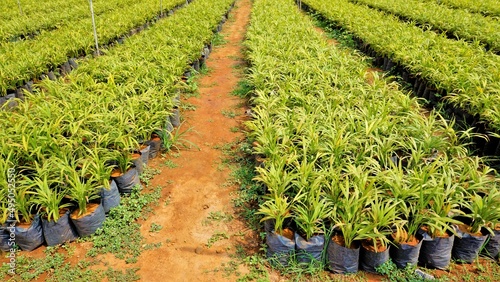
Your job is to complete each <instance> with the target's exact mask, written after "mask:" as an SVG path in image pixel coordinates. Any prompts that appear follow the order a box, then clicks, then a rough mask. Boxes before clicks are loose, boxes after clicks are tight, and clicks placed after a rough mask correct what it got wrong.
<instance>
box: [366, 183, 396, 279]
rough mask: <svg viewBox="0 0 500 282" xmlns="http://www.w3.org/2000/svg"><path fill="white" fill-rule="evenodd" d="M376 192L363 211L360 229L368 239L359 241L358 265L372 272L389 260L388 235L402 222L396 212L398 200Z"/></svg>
mask: <svg viewBox="0 0 500 282" xmlns="http://www.w3.org/2000/svg"><path fill="white" fill-rule="evenodd" d="M378 194H379V192H375V193H373V196H370V197H369V199H368V200H367V203H366V208H365V209H364V211H363V220H364V224H363V225H364V228H363V229H362V230H361V233H363V234H367V235H368V237H369V239H365V240H363V241H362V242H361V247H362V248H361V254H360V267H361V269H362V270H365V271H368V272H372V273H376V272H377V271H376V267H378V266H380V265H382V264H384V263H385V262H386V261H388V260H389V249H390V248H389V247H390V245H389V243H390V241H389V235H391V234H392V233H393V230H394V228H397V227H398V226H401V223H402V221H401V219H400V218H399V215H398V212H397V208H398V207H399V205H400V203H399V201H398V200H392V199H390V198H383V197H382V196H381V195H378Z"/></svg>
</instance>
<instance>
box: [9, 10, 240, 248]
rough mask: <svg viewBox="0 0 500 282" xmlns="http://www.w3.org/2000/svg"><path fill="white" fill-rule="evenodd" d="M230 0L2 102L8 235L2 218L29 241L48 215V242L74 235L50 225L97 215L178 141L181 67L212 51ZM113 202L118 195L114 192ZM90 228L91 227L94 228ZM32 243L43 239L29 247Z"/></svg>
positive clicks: (163, 24) (171, 21) (172, 20)
mask: <svg viewBox="0 0 500 282" xmlns="http://www.w3.org/2000/svg"><path fill="white" fill-rule="evenodd" d="M231 2H232V0H219V1H215V2H214V1H209V0H196V1H194V2H193V3H192V4H190V5H188V6H186V7H185V8H183V9H179V10H177V11H176V12H175V13H174V15H173V16H171V17H169V18H166V19H163V20H161V21H159V22H157V23H156V24H155V25H154V26H152V27H151V28H150V29H148V30H147V31H146V32H144V33H141V34H138V35H136V36H133V37H130V38H128V39H127V40H126V41H125V42H124V44H122V45H118V46H116V47H115V48H112V49H110V50H109V51H108V52H107V53H106V54H105V55H102V56H99V57H96V58H93V59H91V58H89V59H85V60H82V61H81V64H80V67H79V68H78V69H76V70H75V71H74V72H72V73H71V74H70V75H68V76H66V77H64V78H60V79H58V80H57V81H51V80H47V79H46V80H43V81H40V82H39V83H38V84H36V85H35V91H34V92H35V93H33V94H29V93H26V99H24V100H20V99H18V100H16V102H17V106H16V107H14V108H12V109H9V108H7V106H4V108H3V109H2V111H0V128H1V130H0V139H2V141H3V142H2V144H0V170H1V171H2V174H0V195H1V196H2V198H1V201H0V215H2V216H1V217H0V220H1V222H0V223H2V229H1V230H2V232H1V235H2V236H4V235H6V234H8V232H6V231H5V228H6V226H5V225H4V223H6V222H10V221H11V220H14V222H16V224H17V225H16V228H15V231H16V236H15V239H16V240H17V242H26V241H23V239H24V237H23V236H25V234H26V230H27V229H29V228H33V227H32V226H33V224H38V223H39V222H40V221H41V222H42V223H43V224H42V225H43V229H44V230H43V233H44V237H45V241H46V242H47V244H48V245H53V244H59V243H61V240H62V241H65V240H70V239H71V238H68V237H65V236H64V235H61V234H59V235H60V236H59V235H57V234H55V231H53V230H49V228H50V227H53V226H57V225H58V224H59V222H60V221H61V220H62V221H63V222H67V221H68V218H69V217H71V221H73V222H74V221H75V219H77V220H81V219H82V218H86V217H87V216H90V217H91V215H92V214H93V212H95V211H96V210H97V207H100V206H102V205H103V202H104V201H105V200H106V199H105V198H104V195H105V194H111V192H112V190H108V189H110V188H113V187H114V183H116V185H117V186H118V187H117V188H118V189H119V191H120V192H122V193H129V192H130V191H131V189H133V187H134V186H136V185H139V184H140V183H139V181H138V174H139V172H138V170H139V171H140V170H141V168H142V165H141V161H142V163H143V162H145V161H147V160H148V158H149V157H154V156H155V155H156V154H157V153H158V150H159V149H160V148H161V147H163V148H164V149H166V150H167V149H169V148H170V147H171V146H172V145H173V144H172V142H173V141H174V138H173V137H174V136H175V135H172V133H171V131H172V129H173V126H178V125H179V124H180V120H179V116H178V114H179V110H178V108H177V106H178V105H179V102H180V101H179V92H180V91H181V90H182V88H183V87H184V85H185V83H184V82H183V80H182V76H183V74H184V72H185V70H186V69H187V68H188V64H189V63H191V62H194V61H196V60H198V59H200V57H202V56H206V55H207V54H208V53H207V48H205V46H207V45H208V44H209V43H210V41H211V38H212V37H213V34H214V31H215V30H216V27H217V25H218V24H219V23H220V21H221V17H222V16H223V15H224V14H225V13H226V12H227V11H228V8H229V7H230V4H231ZM202 50H203V51H202ZM161 145H162V146H161ZM148 150H149V152H148ZM7 172H8V173H7ZM110 179H112V180H113V181H111V182H110ZM12 183H15V189H13V191H12V190H9V188H11V187H12V185H11V184H12ZM115 188H116V187H115ZM113 197H114V198H113ZM12 198H14V199H15V203H16V206H15V209H14V210H13V211H12V215H11V214H10V211H11V209H10V207H9V205H8V203H9V200H10V199H12ZM110 201H111V203H115V204H116V195H115V196H112V197H111V199H110ZM118 202H119V200H118ZM92 207H95V209H94V208H92ZM108 207H109V206H108ZM103 209H105V207H103V208H100V209H99V210H101V211H102V210H103ZM12 217H13V218H12ZM94 218H95V217H94ZM94 220H95V219H94ZM61 224H62V223H61ZM26 226H28V227H27V228H26ZM92 226H93V227H95V228H97V227H98V226H99V224H95V225H92ZM85 228H86V229H84V231H83V232H84V233H83V234H88V232H85V230H86V231H88V230H89V229H91V228H90V227H89V226H86V227H85ZM95 228H92V229H91V231H92V232H93V231H95ZM63 230H64V229H63ZM65 230H67V228H66V229H65ZM4 231H5V232H4ZM78 231H79V234H80V235H82V233H80V230H78ZM64 234H70V232H66V233H64ZM7 236H8V235H7ZM39 237H40V236H39ZM28 242H38V245H39V244H41V243H42V242H43V241H41V242H40V241H35V240H28ZM38 245H36V246H38ZM29 246H31V247H36V246H33V245H28V246H21V249H25V250H29V249H32V248H30V247H29Z"/></svg>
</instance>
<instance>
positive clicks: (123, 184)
mask: <svg viewBox="0 0 500 282" xmlns="http://www.w3.org/2000/svg"><path fill="white" fill-rule="evenodd" d="M114 180H115V181H116V186H118V190H119V191H120V193H128V194H130V193H132V189H133V188H134V186H136V185H141V180H140V179H139V174H138V173H137V170H136V169H135V168H130V169H129V170H128V171H127V172H125V173H124V174H122V175H120V176H118V177H116V178H115V179H114Z"/></svg>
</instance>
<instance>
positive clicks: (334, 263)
mask: <svg viewBox="0 0 500 282" xmlns="http://www.w3.org/2000/svg"><path fill="white" fill-rule="evenodd" d="M271 226H272V224H265V231H266V244H267V257H268V258H269V259H270V262H271V263H273V264H274V265H280V266H284V267H286V266H287V265H288V264H289V263H290V260H291V259H295V260H296V261H297V262H298V263H310V262H312V261H325V262H326V265H327V266H328V268H329V269H330V270H331V271H332V272H334V273H338V274H345V273H355V272H357V271H358V270H359V269H360V270H363V271H367V272H372V273H375V272H376V268H377V267H378V266H380V265H381V264H383V263H385V262H387V261H388V260H389V259H392V261H393V262H394V263H395V264H396V266H397V267H398V268H405V267H406V266H407V265H408V264H409V265H417V264H419V265H422V266H425V267H428V268H437V269H446V268H448V266H449V264H450V262H451V259H454V260H456V261H457V262H461V263H472V262H473V261H474V260H475V259H476V258H477V256H478V255H479V254H480V253H481V254H482V255H484V256H486V257H490V258H498V255H499V251H500V231H498V230H495V231H494V235H490V234H486V235H483V236H480V237H476V236H471V235H470V234H468V233H463V232H460V230H458V229H457V230H456V234H457V235H454V234H449V235H448V236H444V237H436V238H432V237H430V236H429V235H428V234H427V233H426V232H425V231H423V230H420V232H419V234H418V236H417V238H418V243H417V244H412V245H408V244H391V245H389V246H388V247H387V248H386V249H385V250H384V251H379V252H374V251H372V250H369V249H367V248H365V247H363V246H361V244H355V246H353V248H346V247H345V246H342V245H340V244H338V243H337V242H336V241H337V240H335V239H334V238H335V237H337V236H338V235H339V234H338V233H336V232H333V234H332V235H331V236H329V237H330V238H329V239H327V238H326V237H325V236H324V235H316V236H312V237H311V238H310V239H309V240H306V239H304V238H303V237H302V236H300V235H299V234H298V233H296V232H293V231H291V230H287V231H288V232H284V233H283V234H277V233H276V232H275V231H274V230H273V229H272V228H271Z"/></svg>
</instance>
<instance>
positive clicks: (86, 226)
mask: <svg viewBox="0 0 500 282" xmlns="http://www.w3.org/2000/svg"><path fill="white" fill-rule="evenodd" d="M166 124H167V126H166V128H164V130H163V131H161V132H159V131H158V132H157V133H155V134H153V135H152V138H151V140H148V141H146V142H142V144H141V145H140V149H138V150H136V151H134V152H133V153H132V154H130V153H127V154H124V155H121V157H120V158H119V159H118V160H113V161H106V162H105V163H103V164H101V165H102V167H103V168H104V169H105V170H107V171H108V178H107V179H108V180H109V182H108V181H106V182H107V183H109V185H104V186H107V187H102V185H101V187H99V186H98V185H96V182H95V181H92V176H90V175H88V174H89V173H88V171H89V170H88V166H87V165H86V164H85V163H81V164H78V165H77V166H76V167H77V169H76V170H75V169H74V167H72V168H70V170H68V171H65V172H64V173H65V174H66V175H65V179H66V182H67V183H66V185H67V186H69V187H71V188H72V189H68V190H69V191H65V190H64V189H61V188H60V187H57V185H54V184H55V183H54V182H53V181H50V179H48V177H49V176H48V175H47V174H45V175H36V176H35V177H33V176H31V178H33V179H32V180H30V182H31V183H33V186H34V185H36V188H37V189H36V193H43V194H44V197H43V198H45V199H46V203H42V202H40V201H27V200H26V198H28V197H30V194H32V193H31V192H30V188H32V187H16V194H15V198H16V211H15V212H14V213H15V214H16V216H15V217H14V216H12V215H11V216H9V219H8V220H4V221H6V223H4V224H2V225H1V226H0V249H1V250H2V251H5V252H9V251H12V249H14V248H15V246H17V247H18V248H19V249H21V250H23V251H32V250H34V249H36V248H38V247H39V246H41V245H42V244H43V243H44V242H45V243H46V244H47V245H48V246H54V245H59V244H62V243H65V242H69V241H73V240H75V239H77V238H78V237H85V236H89V235H91V234H93V233H95V231H96V230H97V229H98V228H100V227H101V226H102V224H103V222H104V220H105V219H106V215H107V214H108V213H109V211H110V210H111V209H112V208H113V207H116V206H118V205H120V200H121V194H122V195H127V194H130V193H131V192H132V190H133V189H134V188H139V187H142V184H141V182H140V178H139V175H140V174H142V172H143V169H144V167H145V166H146V165H147V163H148V160H149V159H152V158H155V157H156V156H157V155H158V153H159V152H161V151H162V150H165V149H168V144H169V142H171V135H170V133H171V132H172V130H173V129H174V127H177V126H179V125H180V116H179V110H178V109H174V110H173V115H172V116H170V117H169V118H168V120H167V123H166ZM97 158H99V157H97ZM101 159H102V158H101ZM57 162H60V160H57ZM48 165H52V166H58V165H61V164H60V163H59V164H57V163H50V164H48ZM35 174H36V173H35ZM20 183H22V181H20ZM107 183H106V184H107ZM73 191H76V192H73ZM3 194H6V193H3ZM24 204H26V205H30V206H28V207H20V206H19V205H24ZM21 209H22V210H24V211H27V212H28V213H29V214H24V215H22V214H19V215H18V214H17V211H18V210H21ZM33 210H35V211H36V213H34V214H32V213H31V211H33ZM12 223H14V224H12Z"/></svg>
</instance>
